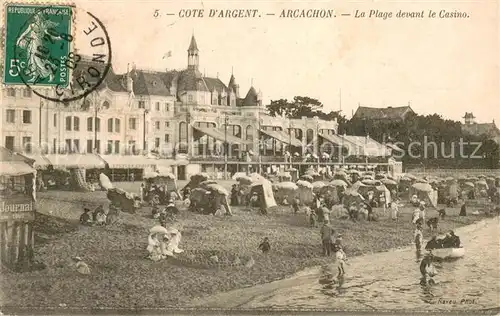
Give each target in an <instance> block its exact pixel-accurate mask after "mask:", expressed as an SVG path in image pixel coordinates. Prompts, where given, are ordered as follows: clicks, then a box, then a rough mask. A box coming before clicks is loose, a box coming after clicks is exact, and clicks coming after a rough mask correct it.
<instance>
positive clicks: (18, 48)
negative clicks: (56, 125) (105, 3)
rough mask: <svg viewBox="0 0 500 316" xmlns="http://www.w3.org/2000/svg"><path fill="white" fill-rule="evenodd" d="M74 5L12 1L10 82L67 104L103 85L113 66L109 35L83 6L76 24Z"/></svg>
mask: <svg viewBox="0 0 500 316" xmlns="http://www.w3.org/2000/svg"><path fill="white" fill-rule="evenodd" d="M75 9H76V8H75V7H74V6H70V5H22V4H8V5H7V8H6V11H5V12H6V37H5V68H4V69H5V71H4V83H5V84H6V85H19V84H24V85H26V86H28V87H29V88H30V89H31V90H32V91H33V93H35V94H36V95H38V96H40V97H41V98H44V99H46V100H50V101H54V102H63V103H65V104H68V102H71V101H75V100H78V99H82V98H85V97H86V96H87V95H89V94H90V93H92V92H93V91H94V90H96V89H97V88H98V87H99V86H100V85H101V84H102V83H103V81H104V79H105V78H106V75H107V74H108V72H109V70H110V68H111V58H112V53H111V42H110V39H109V35H108V33H107V31H106V28H105V27H104V25H103V23H102V22H101V21H100V20H99V19H98V18H97V17H95V16H94V15H93V14H92V13H90V12H86V11H83V10H82V11H83V12H84V14H83V15H84V18H83V20H84V22H79V25H77V27H73V23H74V16H75ZM75 24H76V23H75ZM73 29H75V30H78V31H75V32H73ZM76 39H78V41H76ZM76 43H78V47H76V46H77V45H75V44H76ZM80 51H85V55H83V54H81V53H79V52H80Z"/></svg>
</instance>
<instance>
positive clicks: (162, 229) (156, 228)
mask: <svg viewBox="0 0 500 316" xmlns="http://www.w3.org/2000/svg"><path fill="white" fill-rule="evenodd" d="M149 233H150V234H169V231H168V230H167V229H166V228H165V227H163V226H161V225H156V226H153V227H152V228H151V229H150V230H149Z"/></svg>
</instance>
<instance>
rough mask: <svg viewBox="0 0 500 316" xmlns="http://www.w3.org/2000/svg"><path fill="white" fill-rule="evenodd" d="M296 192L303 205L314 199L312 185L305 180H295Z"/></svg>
mask: <svg viewBox="0 0 500 316" xmlns="http://www.w3.org/2000/svg"><path fill="white" fill-rule="evenodd" d="M297 186H298V190H297V194H298V196H299V199H300V202H301V203H302V204H305V205H309V204H310V203H312V201H313V200H314V193H313V186H312V184H311V183H309V182H307V181H302V180H299V181H297Z"/></svg>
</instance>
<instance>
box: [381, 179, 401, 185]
mask: <svg viewBox="0 0 500 316" xmlns="http://www.w3.org/2000/svg"><path fill="white" fill-rule="evenodd" d="M381 182H382V183H383V184H385V185H398V183H397V182H396V181H394V180H390V179H382V180H381Z"/></svg>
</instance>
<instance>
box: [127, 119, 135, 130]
mask: <svg viewBox="0 0 500 316" xmlns="http://www.w3.org/2000/svg"><path fill="white" fill-rule="evenodd" d="M128 127H129V129H134V130H135V129H137V124H136V119H135V118H134V117H131V118H129V119H128Z"/></svg>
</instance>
